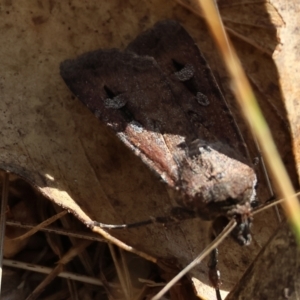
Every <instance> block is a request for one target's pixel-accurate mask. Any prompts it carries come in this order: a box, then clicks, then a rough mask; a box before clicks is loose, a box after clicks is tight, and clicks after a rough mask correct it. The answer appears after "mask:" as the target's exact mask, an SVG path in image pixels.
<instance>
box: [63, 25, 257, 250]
mask: <svg viewBox="0 0 300 300" xmlns="http://www.w3.org/2000/svg"><path fill="white" fill-rule="evenodd" d="M60 72H61V76H62V77H63V79H64V81H65V82H66V84H67V86H68V87H69V88H70V89H71V91H72V92H73V93H74V94H75V95H76V96H77V97H78V98H79V99H80V100H81V101H82V102H83V103H84V104H85V105H86V106H87V107H88V108H89V109H90V110H91V111H92V112H93V113H94V114H95V116H96V117H97V118H98V119H99V120H101V121H102V122H103V123H104V124H106V125H107V126H108V127H110V128H111V129H112V130H113V131H115V133H116V135H117V136H118V137H119V138H120V139H121V140H122V141H123V142H124V144H126V145H127V146H128V147H129V148H130V149H132V151H133V152H134V153H135V154H136V155H138V156H139V157H140V158H141V159H142V160H143V161H144V163H146V164H147V165H148V166H149V167H150V168H151V169H152V170H153V171H155V172H156V173H157V174H158V175H159V176H160V177H161V179H162V180H163V181H164V182H165V183H166V185H167V186H168V189H169V192H170V196H171V197H174V198H175V199H176V201H177V203H178V206H179V207H181V208H183V209H184V210H188V211H191V212H193V213H195V214H196V215H197V216H198V217H200V218H202V219H204V220H215V219H217V218H222V217H226V218H229V219H230V218H236V220H237V222H238V226H237V227H236V229H235V230H234V236H235V239H236V240H237V241H238V242H239V243H240V244H242V245H245V244H249V243H250V241H251V234H250V225H251V221H252V216H251V209H252V208H251V205H252V203H253V201H254V200H255V197H256V182H257V179H256V174H255V172H254V170H253V169H252V168H251V164H250V163H249V158H248V155H247V149H246V146H245V143H244V142H243V139H242V137H241V134H240V132H239V130H238V128H237V125H236V123H235V121H234V119H233V117H232V115H231V113H230V111H229V109H228V106H227V104H226V101H225V99H224V97H223V95H222V93H221V91H220V89H219V87H218V85H217V83H216V80H215V79H214V77H213V75H212V72H211V70H210V68H209V66H208V64H207V63H206V61H205V59H204V57H203V56H202V54H201V53H200V51H199V49H198V48H197V46H196V45H195V43H194V41H193V39H192V38H191V37H190V36H189V34H188V33H187V32H186V31H185V29H184V28H183V27H182V26H181V25H180V24H178V23H177V22H175V21H163V22H159V23H157V24H156V25H155V26H154V27H153V28H152V29H150V30H148V31H146V32H145V33H143V34H141V35H140V36H138V37H137V38H136V39H135V40H134V41H133V42H132V43H131V44H130V45H129V46H128V47H127V49H126V50H125V51H120V50H117V49H108V50H106V49H102V50H98V51H94V52H89V53H86V54H83V55H81V56H80V57H78V58H77V59H75V60H67V61H64V62H63V63H62V64H61V66H60ZM162 205H163V204H162ZM176 211H177V213H176V216H175V217H179V214H178V210H176Z"/></svg>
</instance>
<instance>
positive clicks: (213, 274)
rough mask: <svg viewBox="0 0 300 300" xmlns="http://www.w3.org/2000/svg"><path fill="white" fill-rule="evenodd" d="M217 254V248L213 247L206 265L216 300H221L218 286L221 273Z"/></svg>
mask: <svg viewBox="0 0 300 300" xmlns="http://www.w3.org/2000/svg"><path fill="white" fill-rule="evenodd" d="M218 254H219V251H218V248H215V249H214V250H213V251H212V252H211V253H210V260H209V263H208V267H209V272H208V274H209V275H208V276H209V280H210V282H211V284H212V286H213V287H214V288H215V290H216V297H217V300H222V297H221V293H220V286H221V284H222V281H221V273H220V271H219V269H218Z"/></svg>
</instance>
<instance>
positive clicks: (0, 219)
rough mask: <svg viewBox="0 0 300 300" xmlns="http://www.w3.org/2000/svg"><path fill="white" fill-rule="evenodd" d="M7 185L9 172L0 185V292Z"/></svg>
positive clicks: (5, 174)
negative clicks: (0, 189) (0, 197)
mask: <svg viewBox="0 0 300 300" xmlns="http://www.w3.org/2000/svg"><path fill="white" fill-rule="evenodd" d="M8 187H9V173H8V172H5V173H4V180H3V186H2V201H1V212H0V229H1V233H0V294H1V283H2V263H3V251H4V237H5V219H6V207H7V199H8Z"/></svg>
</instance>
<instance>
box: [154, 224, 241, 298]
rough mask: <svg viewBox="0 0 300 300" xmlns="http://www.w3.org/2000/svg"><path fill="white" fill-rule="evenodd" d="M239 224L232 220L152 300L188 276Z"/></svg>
mask: <svg viewBox="0 0 300 300" xmlns="http://www.w3.org/2000/svg"><path fill="white" fill-rule="evenodd" d="M236 225H237V222H236V220H235V219H231V220H230V222H229V223H228V224H227V226H226V227H225V228H224V229H223V231H222V232H221V233H220V234H219V235H218V236H217V237H216V238H215V239H214V240H213V241H212V242H211V243H210V244H209V245H208V246H207V247H206V248H205V249H204V250H203V251H202V252H201V253H200V254H199V255H198V256H197V257H196V258H195V259H194V260H193V261H192V262H191V263H190V264H189V265H187V266H186V267H185V268H184V269H183V270H182V271H180V272H179V273H178V274H177V275H176V276H175V277H174V278H173V279H172V280H171V281H170V282H169V283H167V284H166V285H165V287H164V288H163V289H162V290H161V291H160V292H159V293H158V294H156V295H155V296H154V297H153V298H151V300H159V299H160V298H161V297H162V296H163V295H164V294H165V293H166V292H167V291H169V290H170V289H171V287H172V286H173V285H175V284H176V283H177V282H178V281H179V280H180V279H181V278H182V277H183V276H184V275H186V274H187V273H188V272H189V271H190V270H191V269H193V268H194V267H195V266H197V265H198V264H199V263H200V262H201V261H202V260H203V259H204V258H205V257H206V256H207V255H209V254H210V252H211V251H213V249H215V248H217V247H218V246H219V245H220V244H221V243H222V241H223V240H224V239H225V238H226V237H227V236H228V235H229V234H230V233H231V231H232V230H233V229H234V228H235V226H236Z"/></svg>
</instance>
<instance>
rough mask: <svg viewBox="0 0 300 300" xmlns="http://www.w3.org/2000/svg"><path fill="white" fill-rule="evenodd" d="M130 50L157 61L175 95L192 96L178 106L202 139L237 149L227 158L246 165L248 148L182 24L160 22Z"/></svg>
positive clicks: (129, 46)
mask: <svg viewBox="0 0 300 300" xmlns="http://www.w3.org/2000/svg"><path fill="white" fill-rule="evenodd" d="M127 50H128V51H132V52H135V53H137V54H138V55H149V56H151V57H154V58H155V60H156V61H157V63H158V64H159V66H160V67H161V69H162V70H163V72H164V73H165V74H166V76H167V77H168V78H169V80H170V81H172V82H173V84H174V89H176V93H180V90H183V89H185V90H186V93H187V92H189V93H190V97H182V98H181V102H180V103H179V105H180V106H181V107H182V109H183V111H185V113H186V114H188V115H189V116H190V118H191V121H192V122H193V123H194V126H195V127H198V128H199V130H200V131H201V133H200V136H199V138H203V137H204V139H205V140H206V141H207V142H214V141H219V142H222V143H223V144H224V145H229V146H230V147H232V148H233V149H235V150H237V149H238V150H239V151H238V152H237V151H235V152H234V153H232V152H231V153H230V152H226V150H224V154H226V155H228V156H229V157H232V158H235V159H238V160H241V161H243V162H246V161H245V158H248V157H247V156H248V153H247V150H246V146H245V143H244V141H243V138H242V136H241V134H240V131H239V129H238V127H237V125H236V123H235V121H234V118H233V116H232V114H231V112H230V110H229V108H228V106H227V103H226V100H225V98H224V96H223V95H222V93H221V91H220V88H219V86H218V84H217V82H216V80H215V78H214V75H213V74H212V71H211V69H210V67H209V65H208V64H207V62H206V60H205V58H204V57H203V55H202V54H201V52H200V50H199V48H198V47H197V45H196V44H195V42H194V40H193V39H192V38H191V36H190V35H189V34H188V33H187V31H186V30H185V29H184V28H183V27H182V26H181V25H180V24H178V23H177V22H175V21H172V20H167V21H162V22H158V23H157V24H156V25H155V26H154V27H153V28H151V29H149V30H148V31H146V32H144V33H142V34H140V35H139V36H138V37H137V38H136V39H135V40H134V41H133V42H131V43H130V44H129V45H128V47H127Z"/></svg>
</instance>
